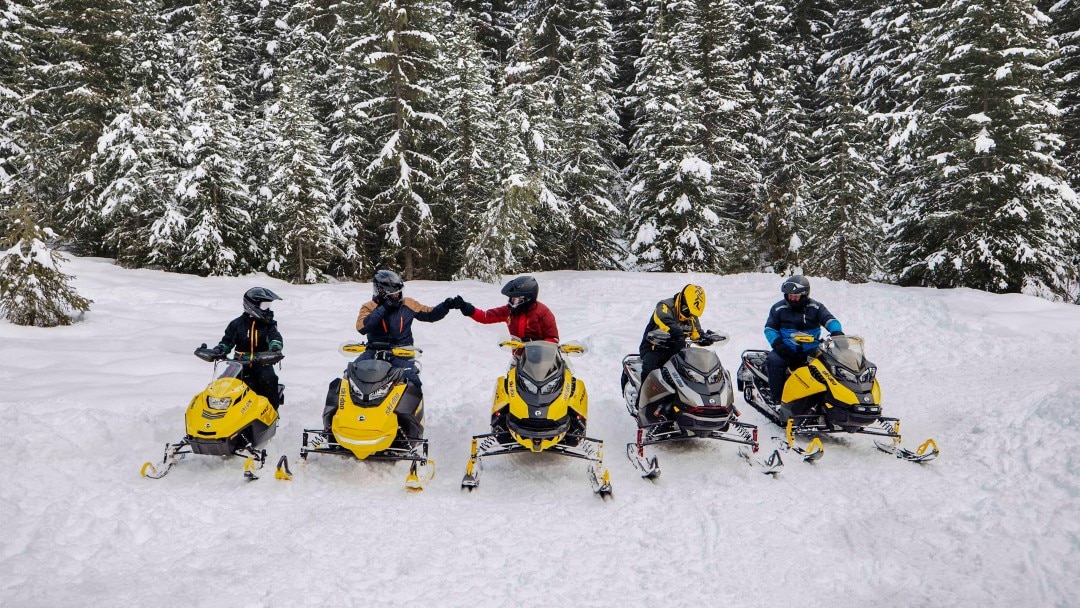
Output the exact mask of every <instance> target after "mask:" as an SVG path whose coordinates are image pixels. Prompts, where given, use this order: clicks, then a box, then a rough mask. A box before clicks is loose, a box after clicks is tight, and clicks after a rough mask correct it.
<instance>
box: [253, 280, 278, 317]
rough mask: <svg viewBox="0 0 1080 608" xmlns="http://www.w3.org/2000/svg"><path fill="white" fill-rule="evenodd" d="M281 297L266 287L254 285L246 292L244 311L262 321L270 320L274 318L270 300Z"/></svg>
mask: <svg viewBox="0 0 1080 608" xmlns="http://www.w3.org/2000/svg"><path fill="white" fill-rule="evenodd" d="M280 299H281V296H279V295H277V294H276V293H274V292H272V291H270V290H269V289H267V288H265V287H252V288H251V289H249V290H247V292H245V293H244V312H246V313H247V314H248V315H250V316H252V317H254V318H256V319H258V320H260V321H269V320H270V319H273V318H274V313H273V311H271V310H270V302H273V301H274V300H280Z"/></svg>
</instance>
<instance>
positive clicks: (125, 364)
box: [0, 258, 1080, 607]
mask: <svg viewBox="0 0 1080 608" xmlns="http://www.w3.org/2000/svg"><path fill="white" fill-rule="evenodd" d="M63 270H64V272H66V273H69V274H73V275H75V276H76V277H77V279H76V280H75V281H74V285H75V287H76V288H77V289H78V290H79V293H80V294H81V295H83V296H85V297H89V298H91V299H93V300H94V301H95V304H94V306H93V309H92V310H91V311H90V312H89V313H87V314H86V318H85V321H84V322H82V323H78V324H76V325H74V326H71V327H67V328H53V329H42V328H27V327H18V326H13V325H11V324H8V323H6V322H0V344H2V345H3V348H2V349H0V386H2V387H3V391H2V392H0V446H2V447H0V470H2V471H3V476H4V477H3V483H0V521H3V522H4V527H3V533H2V534H0V572H2V573H3V574H2V575H0V605H3V606H75V605H79V606H82V605H94V604H98V605H109V606H150V605H161V606H170V607H171V606H226V605H227V606H292V605H305V606H314V605H326V606H350V605H380V604H388V605H395V606H400V605H410V606H414V605H432V606H505V605H520V606H541V605H544V606H548V605H554V606H622V605H626V606H645V605H664V606H696V605H716V606H724V605H736V606H777V605H781V604H789V603H791V600H792V598H802V599H804V600H805V599H807V598H822V597H827V598H828V602H827V603H828V605H829V606H836V607H847V606H852V607H855V606H867V605H890V606H891V605H900V606H916V605H926V604H934V605H943V606H1016V605H1032V606H1069V605H1078V604H1080V583H1078V582H1077V581H1078V580H1080V543H1078V542H1077V538H1080V506H1078V505H1080V476H1078V471H1080V457H1078V456H1077V455H1078V454H1080V450H1078V448H1080V415H1078V414H1077V403H1078V402H1080V376H1078V375H1077V374H1076V370H1077V369H1078V368H1080V344H1078V343H1077V342H1076V341H1075V340H1072V339H1064V340H1063V337H1066V338H1067V337H1068V336H1074V335H1077V334H1078V333H1080V308H1078V307H1076V306H1069V305H1064V304H1056V303H1052V302H1048V301H1045V300H1041V299H1038V298H1034V297H1030V296H1023V295H990V294H987V293H983V292H979V291H974V290H968V289H957V290H932V289H919V288H901V287H896V286H886V285H879V284H864V285H851V284H847V283H843V282H832V281H828V280H825V279H819V278H813V279H812V281H813V286H814V296H815V297H816V298H818V299H820V300H821V301H822V302H824V303H825V304H826V305H827V306H828V307H829V309H830V310H831V311H832V312H833V313H834V314H836V315H837V316H838V317H839V318H840V319H841V321H842V322H843V324H844V328H845V330H847V331H848V332H849V333H853V334H859V335H862V336H864V337H865V338H866V340H867V348H868V356H869V357H870V359H871V360H872V361H874V362H875V363H876V364H877V365H878V366H879V370H880V372H879V378H880V380H881V383H882V388H883V392H884V403H885V407H886V412H887V413H888V414H891V415H895V416H898V417H900V418H901V419H902V420H903V426H902V430H903V431H904V434H905V437H906V438H907V440H906V441H905V442H904V443H905V445H907V444H910V445H911V447H914V446H917V445H918V443H919V442H921V441H922V440H923V439H925V438H928V437H933V438H934V439H935V440H936V441H937V443H938V445H939V446H940V448H941V450H942V455H941V457H940V458H938V460H936V461H934V462H933V463H930V464H928V465H924V466H920V465H915V464H911V463H906V462H902V461H899V460H897V459H895V458H892V457H891V456H888V455H886V454H882V453H880V452H877V451H876V450H875V449H874V448H873V447H872V445H871V443H870V442H869V441H868V440H865V439H863V438H858V437H852V438H845V439H839V440H830V441H826V442H825V450H826V454H825V457H824V458H823V459H822V460H821V461H820V462H818V463H816V464H814V465H809V464H805V463H802V462H799V461H797V460H795V459H791V458H788V459H787V466H786V468H785V470H784V471H783V472H782V473H781V474H780V475H779V476H778V477H777V478H775V479H773V478H770V477H767V476H765V475H762V474H760V473H759V472H757V471H755V470H754V469H752V468H750V467H748V466H746V465H745V464H744V463H743V462H742V461H741V460H740V459H739V458H737V457H736V455H735V450H734V449H733V448H731V447H730V446H726V445H721V444H718V443H703V442H698V443H695V444H691V445H683V446H680V447H670V448H665V449H657V450H656V451H655V454H657V455H658V456H659V458H660V462H661V465H662V467H663V475H662V477H660V478H659V479H658V480H657V481H656V482H649V481H645V480H643V479H640V478H639V477H638V476H637V475H636V474H635V470H634V469H633V468H632V466H631V464H630V462H629V461H628V460H627V459H626V458H625V456H624V455H623V447H624V445H625V443H626V442H629V441H631V440H632V439H633V435H634V431H635V426H634V423H633V421H632V420H631V419H630V417H629V416H628V415H627V414H626V411H625V409H624V408H623V405H622V398H621V395H620V391H619V383H618V377H619V372H620V369H619V361H620V359H621V357H622V356H623V355H624V354H625V353H628V352H631V351H633V350H634V349H635V348H636V346H637V344H638V341H639V339H640V336H641V331H642V329H643V328H644V326H645V323H646V321H647V319H648V317H649V315H650V314H651V311H652V308H653V306H654V305H655V303H656V301H657V300H659V299H661V298H664V297H670V296H671V295H672V294H674V293H675V292H676V291H677V290H678V289H679V288H680V287H682V286H683V285H684V284H686V283H687V282H695V283H698V284H701V285H702V286H704V287H705V289H706V290H707V292H708V297H709V307H708V309H707V310H706V312H705V315H704V318H703V322H704V323H703V324H704V326H705V327H707V328H712V329H716V330H718V331H723V332H726V333H728V334H730V335H731V337H732V340H731V343H730V344H728V345H726V346H723V347H721V348H718V350H717V353H718V354H719V355H720V358H721V360H722V361H723V363H724V364H725V366H727V367H728V368H729V369H730V370H731V371H732V372H734V369H735V367H736V363H737V361H738V357H739V353H740V352H741V351H742V350H743V349H746V348H765V347H766V344H765V341H764V338H763V336H762V332H761V329H762V325H763V323H764V320H765V317H766V314H767V311H768V308H769V306H770V304H772V303H773V302H774V301H776V300H777V299H778V298H779V294H778V287H779V283H780V278H779V277H778V276H775V275H766V274H743V275H731V276H715V275H708V274H689V275H673V274H631V273H618V272H588V273H579V272H555V273H539V274H537V275H536V276H537V277H538V279H539V281H540V285H541V290H540V295H541V300H543V301H544V302H545V303H546V304H548V306H550V307H551V309H552V310H553V311H554V313H555V314H556V315H557V317H558V321H559V329H560V333H561V335H562V336H563V338H564V340H572V339H575V340H579V341H581V342H583V343H584V344H586V345H587V347H588V348H589V352H588V354H586V355H585V356H584V357H581V358H578V359H574V360H573V364H574V369H575V371H576V373H577V375H578V376H579V377H580V378H581V379H582V380H583V381H584V382H585V383H586V384H587V386H588V390H589V395H590V406H591V409H590V412H591V416H590V419H589V434H590V435H591V436H593V437H597V438H599V439H603V440H605V441H606V447H607V449H606V454H607V458H606V463H607V465H608V467H609V468H610V469H611V473H612V482H613V486H614V492H615V494H614V499H613V500H611V501H608V502H604V501H601V500H599V499H598V498H596V497H595V496H593V495H592V493H591V492H590V489H589V485H588V482H587V480H586V475H585V468H586V465H585V463H583V462H581V461H577V460H570V459H559V458H557V457H548V456H547V455H543V454H542V455H529V454H523V455H518V456H514V457H509V456H503V457H492V458H491V459H490V460H488V461H487V462H486V466H485V471H484V476H483V482H482V485H481V487H480V488H479V489H478V490H477V491H476V492H474V493H471V494H469V493H463V492H462V491H461V490H460V489H459V487H458V486H459V482H460V479H461V475H462V474H463V473H464V468H465V461H466V458H467V454H468V449H469V438H470V436H471V435H472V434H474V433H480V432H483V431H485V430H486V429H485V427H486V425H487V423H488V415H489V407H490V397H491V393H492V384H493V382H494V381H495V379H496V377H497V376H499V375H500V374H501V373H502V372H503V370H505V367H506V362H507V360H506V357H507V356H506V354H505V353H504V352H503V351H501V350H499V349H498V348H497V347H496V343H497V341H498V340H500V339H501V338H503V337H505V335H506V334H505V328H504V327H502V326H485V325H479V324H477V323H474V322H472V321H470V320H467V319H464V318H462V317H461V315H459V314H458V313H457V312H456V311H452V312H451V314H450V316H449V317H447V318H446V319H445V320H443V321H441V322H439V323H436V324H426V323H417V324H416V325H415V326H414V332H415V334H416V337H417V342H418V345H419V346H421V347H422V348H423V349H424V351H425V353H424V358H423V359H422V362H423V364H424V367H423V378H424V383H425V395H426V405H427V410H428V412H427V431H428V437H429V438H430V441H431V454H432V457H433V459H434V460H435V462H436V467H437V474H436V477H435V479H433V480H432V481H431V483H430V484H429V486H428V488H427V489H426V490H425V491H424V492H423V493H419V494H409V493H407V492H406V491H405V490H404V489H403V486H402V482H403V480H404V476H405V465H403V464H398V465H386V464H383V465H377V464H374V463H372V464H367V463H360V462H355V461H347V460H344V459H337V458H330V457H324V458H317V457H315V456H313V457H312V459H311V461H310V462H308V463H307V464H306V465H301V464H300V462H299V460H298V453H299V444H300V434H301V430H302V429H303V428H304V427H306V426H312V425H315V424H317V423H318V422H319V416H320V413H321V410H322V401H323V397H324V395H325V390H326V386H327V383H328V382H329V381H330V380H331V379H332V378H333V377H335V375H336V374H338V373H339V372H340V371H341V370H342V368H343V367H344V365H345V361H346V360H345V359H343V358H342V357H341V356H339V355H338V354H337V352H336V349H337V346H338V345H339V344H340V343H342V342H344V341H346V340H350V339H354V338H356V333H355V332H354V331H353V323H354V320H355V315H356V312H357V309H358V308H359V306H360V305H361V304H362V302H363V301H364V300H366V299H367V298H368V297H369V295H370V287H369V285H368V284H366V283H360V284H358V283H334V284H321V285H305V286H299V285H290V284H287V283H283V282H280V281H276V280H272V279H268V278H266V277H265V276H261V275H260V276H250V277H240V278H227V277H212V278H199V277H195V276H189V275H180V274H172V273H163V272H158V271H152V270H126V269H121V268H119V267H117V266H115V265H113V264H112V263H111V262H110V261H108V260H103V259H96V258H74V259H72V260H70V262H68V263H67V264H65V265H64V267H63ZM253 285H263V286H266V287H269V288H271V289H273V290H274V291H275V292H277V293H278V294H280V295H281V296H283V297H284V300H283V301H281V302H276V303H275V304H276V308H275V310H276V311H277V318H278V319H279V322H280V325H281V330H282V332H283V333H284V336H285V352H286V355H287V358H286V359H285V361H284V363H283V365H282V368H281V370H280V372H279V373H280V375H281V378H282V381H283V382H284V383H285V384H286V385H287V388H286V403H285V405H284V406H283V407H282V410H281V413H282V422H281V426H280V428H279V430H278V434H277V437H275V438H274V440H273V441H272V442H271V443H270V445H269V446H268V450H269V452H270V457H271V461H276V459H277V457H278V456H280V455H281V454H287V455H288V456H289V457H290V459H291V461H292V462H293V472H294V474H295V475H294V479H293V480H292V481H288V482H284V481H278V480H275V479H273V475H272V473H271V472H270V471H269V470H264V475H263V479H261V480H259V481H256V482H253V483H247V482H245V481H243V480H242V476H241V470H242V468H241V463H240V461H239V460H237V459H229V460H226V459H219V458H215V457H189V459H188V460H186V461H184V462H182V463H180V465H178V466H177V468H175V469H174V470H173V472H171V473H170V474H169V476H168V477H166V478H164V479H161V480H158V481H153V480H147V479H142V478H141V477H139V474H138V470H139V467H140V465H141V464H142V463H143V461H145V460H156V459H158V458H160V455H161V451H162V448H163V446H164V444H165V442H167V441H174V440H177V439H179V437H180V436H181V435H182V433H183V412H184V408H185V406H186V405H187V402H188V400H189V399H190V398H191V396H192V395H193V394H194V393H196V392H197V391H199V390H201V389H202V387H203V386H204V385H205V383H206V382H207V381H208V380H209V376H210V366H209V365H207V364H205V363H203V362H201V361H199V360H198V359H196V358H195V357H194V356H192V354H191V353H192V350H193V349H194V348H195V347H196V346H198V344H199V343H201V342H208V343H213V342H214V341H216V340H217V339H218V338H219V337H220V335H221V333H222V331H223V329H224V327H225V325H226V323H227V322H228V321H229V320H230V319H232V318H233V317H235V316H236V315H237V314H239V312H240V297H241V294H242V293H243V292H244V291H245V290H246V289H248V288H249V287H251V286H253ZM406 293H407V295H409V296H410V297H413V298H416V299H418V300H419V301H421V302H423V303H426V304H434V303H436V302H438V301H439V300H441V299H443V298H445V297H448V296H452V295H455V294H458V293H460V294H461V295H463V296H464V297H465V298H466V299H467V300H469V301H471V302H473V303H474V304H476V305H477V306H482V307H494V306H497V305H500V304H502V303H503V302H504V299H503V298H502V297H501V296H500V295H499V293H498V286H497V285H490V284H485V283H480V282H476V281H461V282H456V283H440V282H425V281H411V282H409V283H408V284H407V286H406ZM737 402H738V403H740V404H741V403H742V401H741V399H738V398H737ZM743 410H744V412H743V418H744V420H747V421H749V422H753V423H756V424H759V425H761V427H762V436H763V437H767V436H769V435H772V434H778V432H779V431H778V429H776V428H774V427H771V426H769V425H768V424H767V423H766V422H765V421H764V419H763V418H762V417H761V416H760V415H758V414H757V412H755V411H754V410H752V409H751V408H749V407H743Z"/></svg>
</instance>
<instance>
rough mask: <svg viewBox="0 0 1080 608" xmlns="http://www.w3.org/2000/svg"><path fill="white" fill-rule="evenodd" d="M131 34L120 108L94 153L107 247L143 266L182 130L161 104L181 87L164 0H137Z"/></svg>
mask: <svg viewBox="0 0 1080 608" xmlns="http://www.w3.org/2000/svg"><path fill="white" fill-rule="evenodd" d="M135 2H136V5H135V8H136V9H137V10H136V12H135V14H134V15H133V16H132V19H133V23H134V25H135V28H136V29H135V32H134V33H133V35H131V36H128V37H127V38H126V45H127V46H126V48H125V49H123V53H122V61H123V64H122V65H123V73H124V74H125V79H126V80H125V92H124V94H123V95H122V96H121V97H120V98H119V99H118V104H117V105H118V108H119V110H118V113H117V114H116V116H114V117H113V119H112V121H111V122H110V123H109V125H107V126H106V127H105V129H104V131H103V132H102V135H101V138H100V139H99V140H98V146H97V150H96V151H95V152H94V155H93V156H92V158H91V165H92V166H93V169H94V175H95V177H94V182H95V183H96V184H97V185H98V187H99V188H100V194H99V195H98V197H97V200H96V201H95V206H94V209H93V211H94V213H96V214H98V215H99V216H100V218H99V219H98V221H99V222H101V223H102V224H103V225H104V226H105V227H106V232H105V235H104V243H103V246H104V249H105V251H107V252H109V253H110V254H111V255H113V256H115V258H116V261H117V263H119V264H121V265H125V266H131V267H140V266H142V265H144V264H145V263H146V261H147V259H148V258H149V256H150V252H151V250H152V245H151V243H152V241H153V240H154V235H153V233H152V231H151V227H152V225H153V223H154V221H155V220H156V219H157V218H159V217H161V216H162V215H164V213H165V212H166V209H168V208H169V207H170V206H171V205H172V203H173V201H172V199H173V197H174V194H173V192H172V187H171V184H170V181H171V180H172V179H174V177H175V172H176V158H175V155H174V151H175V150H177V149H179V144H178V143H177V141H176V139H177V129H176V128H175V126H174V125H173V124H172V122H171V120H170V116H169V115H168V113H166V112H164V111H162V110H161V108H162V107H164V105H165V103H166V101H167V100H168V99H170V98H169V92H170V91H174V90H176V89H177V88H178V83H176V82H175V80H173V78H172V77H173V73H174V69H175V67H176V65H175V61H174V57H175V55H176V54H175V53H174V52H172V48H173V47H172V42H173V38H172V36H171V35H169V34H167V33H166V32H165V31H164V27H163V24H162V23H161V21H160V19H159V15H160V12H161V2H160V1H158V0H135Z"/></svg>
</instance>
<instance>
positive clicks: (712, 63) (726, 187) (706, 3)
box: [685, 0, 758, 272]
mask: <svg viewBox="0 0 1080 608" xmlns="http://www.w3.org/2000/svg"><path fill="white" fill-rule="evenodd" d="M694 12H695V14H696V17H695V18H694V19H693V20H692V21H690V22H689V23H687V24H686V26H685V29H686V39H687V40H688V41H689V42H690V46H689V49H688V50H687V55H688V58H687V62H688V64H689V65H690V66H691V67H692V69H693V73H694V78H693V79H692V80H690V81H689V82H690V94H691V95H693V96H694V97H696V98H698V99H699V100H700V103H701V108H702V112H703V114H702V125H703V127H704V131H703V132H702V144H703V146H704V149H705V158H706V160H707V161H708V162H709V164H711V165H712V187H713V188H714V190H715V192H716V197H715V199H714V200H713V202H712V205H713V210H714V211H715V212H716V214H717V215H718V216H719V217H720V218H721V220H722V221H724V222H726V223H730V224H732V226H731V231H732V234H733V236H735V237H736V238H735V239H733V240H732V242H730V243H729V244H728V250H729V255H727V256H726V257H725V259H724V262H723V267H722V270H724V271H729V272H730V271H738V270H743V269H746V268H747V267H748V266H749V267H751V268H752V267H753V264H754V262H756V260H752V259H751V255H750V252H749V251H748V249H749V245H750V242H749V240H750V239H749V238H748V236H749V234H748V233H749V231H748V227H747V224H746V219H747V215H746V213H747V210H748V208H749V206H750V199H751V195H752V189H753V185H754V184H755V183H756V181H757V180H758V174H757V172H756V170H755V168H754V162H755V161H754V159H753V158H752V157H751V155H750V149H749V147H748V145H747V141H746V137H745V136H746V133H747V132H749V131H750V130H751V128H752V122H751V120H750V112H749V110H750V109H751V108H752V107H753V96H752V95H751V94H750V92H749V90H748V89H747V85H746V78H747V67H746V62H745V61H742V60H738V59H734V57H735V55H736V53H737V47H738V43H739V39H738V29H737V23H738V20H739V19H740V18H741V17H742V13H743V12H744V11H743V7H742V6H741V5H739V4H737V3H736V2H734V1H732V0H696V6H695V10H694Z"/></svg>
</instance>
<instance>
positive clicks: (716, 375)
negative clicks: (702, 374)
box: [709, 368, 723, 384]
mask: <svg viewBox="0 0 1080 608" xmlns="http://www.w3.org/2000/svg"><path fill="white" fill-rule="evenodd" d="M722 377H723V374H721V373H720V368H717V369H716V371H715V372H713V373H711V374H709V384H716V383H717V382H720V378H722Z"/></svg>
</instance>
